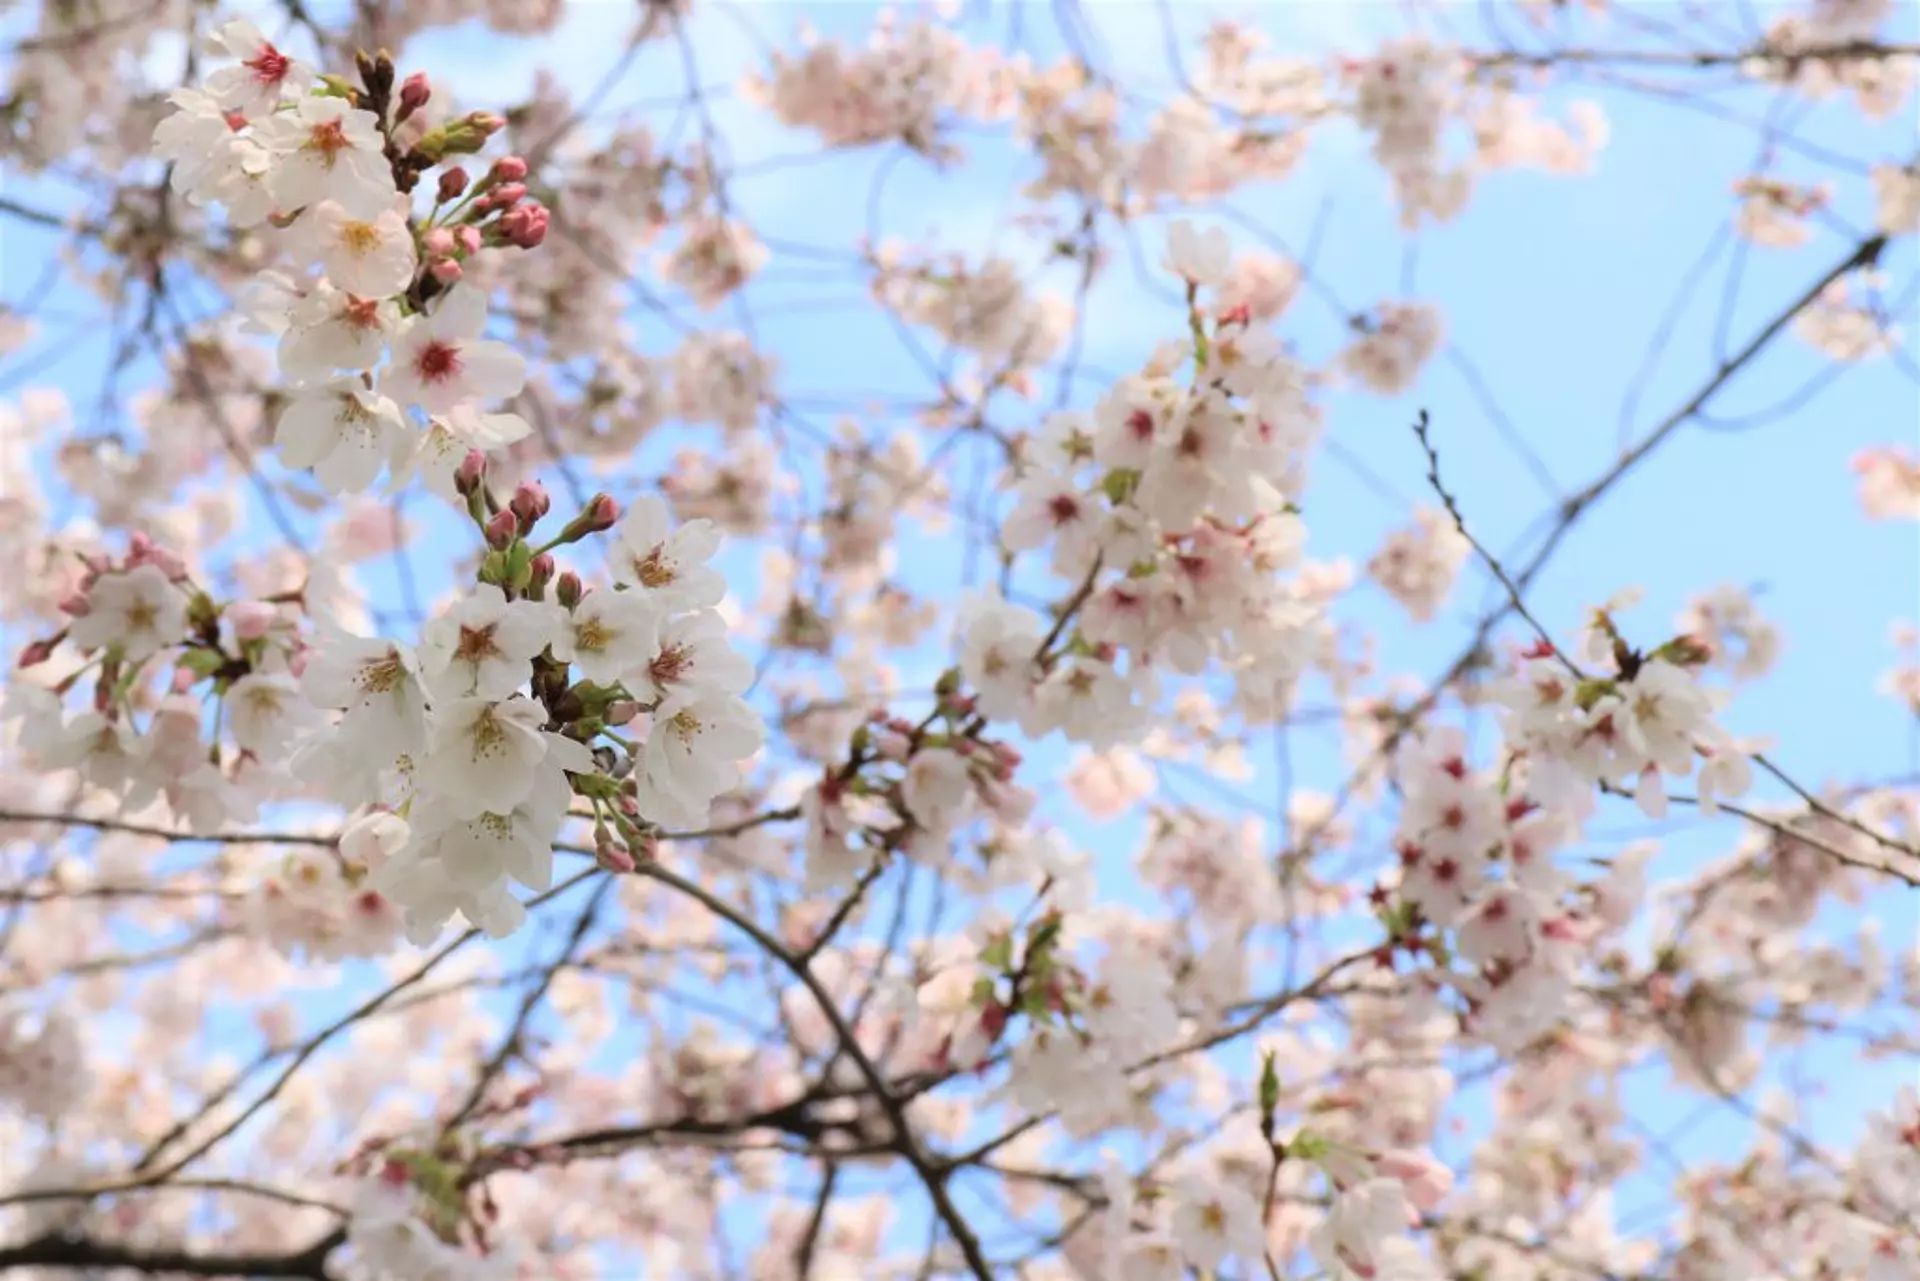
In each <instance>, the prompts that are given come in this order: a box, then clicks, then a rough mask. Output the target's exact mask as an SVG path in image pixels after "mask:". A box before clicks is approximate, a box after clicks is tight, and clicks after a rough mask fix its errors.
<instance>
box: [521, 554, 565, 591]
mask: <svg viewBox="0 0 1920 1281" xmlns="http://www.w3.org/2000/svg"><path fill="white" fill-rule="evenodd" d="M559 568H560V562H559V561H556V560H555V559H554V558H553V553H552V552H541V553H540V554H539V555H538V556H535V557H534V558H533V563H532V564H530V565H528V566H527V573H528V574H529V575H531V577H529V578H528V580H527V590H528V591H529V592H533V593H535V594H536V596H537V595H538V594H540V593H543V592H545V591H546V588H547V584H548V583H550V582H552V581H553V575H554V572H555V571H556V570H558V569H559Z"/></svg>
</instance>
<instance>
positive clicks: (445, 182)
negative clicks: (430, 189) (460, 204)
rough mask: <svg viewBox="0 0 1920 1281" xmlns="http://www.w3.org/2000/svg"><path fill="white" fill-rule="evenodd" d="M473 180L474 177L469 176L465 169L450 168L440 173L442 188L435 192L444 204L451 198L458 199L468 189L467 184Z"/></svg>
mask: <svg viewBox="0 0 1920 1281" xmlns="http://www.w3.org/2000/svg"><path fill="white" fill-rule="evenodd" d="M472 181H473V179H472V178H470V177H468V176H467V171H466V170H465V169H459V168H454V169H449V170H447V171H446V172H444V173H442V174H441V175H440V189H439V191H437V192H435V193H434V194H435V195H436V196H438V197H439V201H440V203H441V204H443V205H444V204H446V203H447V201H449V200H458V199H459V198H460V194H461V193H462V192H464V191H465V190H466V189H467V184H468V183H469V182H472Z"/></svg>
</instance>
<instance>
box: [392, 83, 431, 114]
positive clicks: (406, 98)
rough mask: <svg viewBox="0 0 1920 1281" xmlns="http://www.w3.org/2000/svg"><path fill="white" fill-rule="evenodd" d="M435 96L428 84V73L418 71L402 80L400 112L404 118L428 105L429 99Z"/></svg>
mask: <svg viewBox="0 0 1920 1281" xmlns="http://www.w3.org/2000/svg"><path fill="white" fill-rule="evenodd" d="M431 97H433V89H432V87H431V86H429V85H428V84H427V73H426V72H424V71H416V72H414V73H413V74H412V75H410V76H408V77H407V78H406V79H405V80H403V81H401V82H400V114H401V117H402V118H403V119H404V118H405V117H407V116H410V115H412V114H413V113H414V112H416V111H418V110H420V108H422V107H424V106H426V105H427V99H429V98H431Z"/></svg>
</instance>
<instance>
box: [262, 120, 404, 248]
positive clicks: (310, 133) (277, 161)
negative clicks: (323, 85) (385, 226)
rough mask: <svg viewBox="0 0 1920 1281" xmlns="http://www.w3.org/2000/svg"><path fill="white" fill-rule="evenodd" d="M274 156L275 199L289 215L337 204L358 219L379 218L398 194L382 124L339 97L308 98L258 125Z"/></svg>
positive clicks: (264, 141) (273, 179)
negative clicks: (319, 206) (329, 203)
mask: <svg viewBox="0 0 1920 1281" xmlns="http://www.w3.org/2000/svg"><path fill="white" fill-rule="evenodd" d="M254 132H255V134H256V136H257V137H258V138H259V140H260V145H261V146H263V147H265V148H266V149H267V150H268V151H269V152H271V153H273V171H272V174H273V176H272V186H273V194H274V199H275V200H276V202H278V204H279V206H280V208H281V209H282V210H284V211H286V212H288V213H291V212H293V211H294V210H297V209H302V208H305V207H307V206H310V205H317V204H319V203H320V202H321V201H322V200H328V199H331V200H334V201H337V202H338V203H339V204H340V205H342V206H343V207H344V208H345V209H346V211H347V212H348V213H350V214H352V215H353V216H354V217H356V218H377V217H379V216H380V215H381V214H382V213H384V212H386V211H387V210H388V209H391V208H392V207H393V203H394V200H395V199H396V198H397V196H398V194H399V193H398V190H397V188H395V186H394V183H393V170H392V167H391V166H390V164H389V163H388V161H387V157H386V154H385V150H384V148H385V143H384V142H383V141H382V139H381V137H380V122H379V120H378V119H377V118H375V116H374V114H373V113H372V112H371V111H361V110H360V109H358V108H357V107H351V106H348V105H347V103H346V102H345V101H343V100H342V99H339V98H335V97H331V96H324V97H317V96H316V97H303V98H297V99H295V100H294V103H293V106H292V108H291V109H290V110H287V111H278V112H275V113H274V114H272V115H270V116H267V117H266V118H264V119H262V120H261V121H260V122H259V123H258V124H257V125H255V126H254Z"/></svg>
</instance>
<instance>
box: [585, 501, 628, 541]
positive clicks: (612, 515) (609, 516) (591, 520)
mask: <svg viewBox="0 0 1920 1281" xmlns="http://www.w3.org/2000/svg"><path fill="white" fill-rule="evenodd" d="M580 518H581V521H582V522H583V523H584V525H585V526H586V532H587V533H589V534H597V533H599V532H600V531H601V530H603V529H612V528H613V527H614V524H615V523H616V522H617V521H618V520H619V519H620V505H619V504H618V503H616V502H614V501H613V497H612V495H610V494H595V495H594V496H593V497H592V498H590V499H588V500H587V506H586V510H585V511H583V512H581V513H580Z"/></svg>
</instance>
